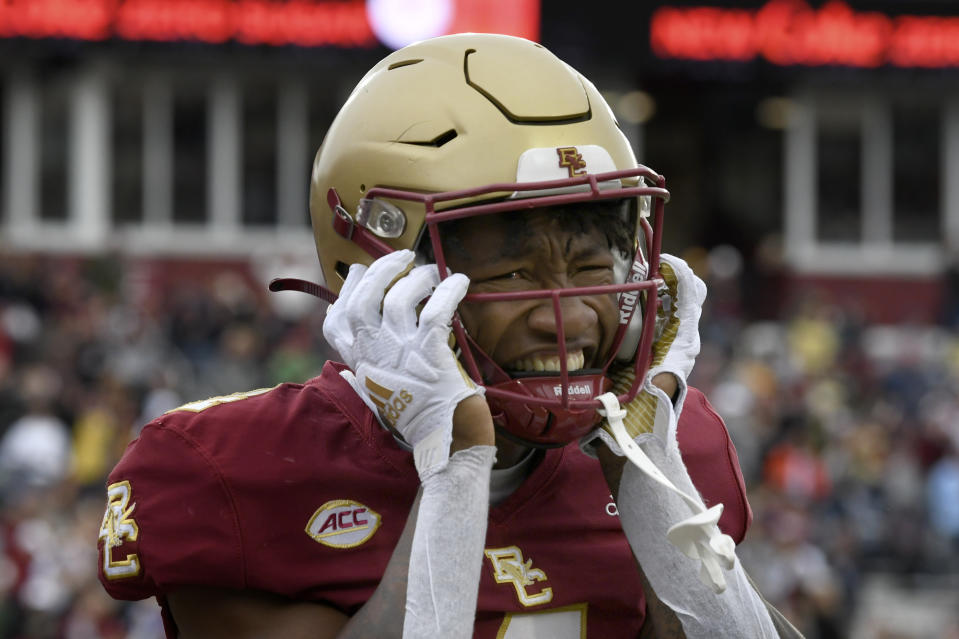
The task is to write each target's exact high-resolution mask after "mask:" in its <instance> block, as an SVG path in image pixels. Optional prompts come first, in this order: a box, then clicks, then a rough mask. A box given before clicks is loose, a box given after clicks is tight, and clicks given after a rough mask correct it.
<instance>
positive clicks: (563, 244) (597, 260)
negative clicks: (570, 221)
mask: <svg viewBox="0 0 959 639" xmlns="http://www.w3.org/2000/svg"><path fill="white" fill-rule="evenodd" d="M511 215H512V216H513V218H512V220H511V218H510V217H509V216H511ZM517 215H524V216H525V217H526V223H525V224H517V222H516V220H515V216H517ZM445 252H446V257H447V262H448V265H449V267H450V268H451V269H452V270H453V271H454V272H460V273H465V274H466V275H467V276H468V277H469V278H470V282H471V283H470V288H469V292H470V293H502V292H507V291H523V290H538V289H551V288H552V289H555V288H570V287H580V286H599V285H604V284H614V283H615V282H614V275H613V265H614V259H613V253H612V250H611V249H610V248H609V241H608V240H607V238H606V236H605V234H604V233H603V232H602V230H600V229H599V228H596V227H593V228H586V229H585V230H584V229H568V228H563V227H562V225H561V224H559V223H557V221H556V219H555V216H553V217H551V216H550V215H549V213H548V212H544V211H534V212H532V213H525V214H524V213H505V214H501V215H487V216H481V217H476V218H469V219H467V220H465V221H463V222H461V223H460V225H459V226H458V227H457V229H456V233H455V239H454V240H453V241H452V242H450V243H449V244H447V247H446V249H445ZM561 307H562V313H563V323H564V327H565V333H566V352H567V366H568V369H569V370H570V371H574V370H578V369H582V368H599V367H601V366H602V365H603V364H604V363H605V360H606V358H607V357H608V354H609V350H610V348H611V346H612V342H613V339H614V337H615V333H616V329H617V327H618V320H619V311H618V307H617V303H616V296H615V295H596V296H590V297H563V298H561ZM459 312H460V317H461V318H462V320H463V324H464V327H465V328H466V330H467V331H468V332H469V334H470V335H471V336H472V337H473V339H474V340H476V343H477V345H478V346H479V347H480V348H481V349H483V350H484V351H485V352H486V353H487V354H489V355H490V356H491V357H492V358H493V360H494V361H495V362H496V363H497V364H498V365H499V366H500V367H501V368H503V369H505V370H507V371H510V372H526V371H544V372H547V374H548V372H549V371H555V372H556V373H559V371H560V363H559V350H558V346H557V344H558V343H557V335H558V332H557V323H556V316H555V313H554V311H553V306H552V301H551V300H550V299H549V298H546V299H534V300H518V301H498V302H482V303H479V302H477V303H463V304H460V307H459Z"/></svg>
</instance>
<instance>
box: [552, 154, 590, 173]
mask: <svg viewBox="0 0 959 639" xmlns="http://www.w3.org/2000/svg"><path fill="white" fill-rule="evenodd" d="M556 155H558V156H559V165H560V167H562V168H564V169H566V170H567V171H569V177H576V176H578V175H586V160H584V159H583V154H582V153H580V152H579V150H578V149H577V148H576V147H575V146H562V147H559V148H557V149H556Z"/></svg>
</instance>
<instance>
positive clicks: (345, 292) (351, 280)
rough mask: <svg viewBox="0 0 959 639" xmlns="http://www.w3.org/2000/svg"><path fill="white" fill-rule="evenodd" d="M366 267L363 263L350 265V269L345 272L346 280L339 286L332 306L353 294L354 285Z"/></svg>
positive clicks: (361, 276) (358, 281)
mask: <svg viewBox="0 0 959 639" xmlns="http://www.w3.org/2000/svg"><path fill="white" fill-rule="evenodd" d="M368 268H369V267H367V266H366V265H365V264H351V265H350V271H349V273H347V274H346V281H344V282H343V286H341V287H340V294H339V295H338V296H337V298H336V302H334V303H333V306H336V303H337V302H340V301H341V300H344V301H345V300H348V299H350V297H351V296H352V294H353V289H355V288H356V285H357V284H359V283H360V280H362V279H363V274H364V273H366V271H367V269H368Z"/></svg>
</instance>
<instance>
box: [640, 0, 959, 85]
mask: <svg viewBox="0 0 959 639" xmlns="http://www.w3.org/2000/svg"><path fill="white" fill-rule="evenodd" d="M649 37H650V47H651V48H652V51H653V53H654V54H655V55H657V56H659V57H661V58H674V59H685V60H727V61H748V60H753V59H756V58H762V59H765V60H767V61H769V62H771V63H773V64H777V65H805V66H822V65H842V66H851V67H878V66H881V65H892V66H897V67H926V68H936V67H955V66H959V17H955V16H948V17H941V16H911V15H901V16H889V15H886V14H883V13H878V12H875V11H855V10H854V9H852V8H851V7H850V6H849V5H848V4H846V3H845V2H842V1H841V0H832V1H830V2H827V3H825V4H823V5H822V6H821V7H819V8H818V9H813V8H811V7H810V6H809V5H808V4H807V3H806V2H804V1H803V0H770V1H769V2H767V3H766V4H765V5H764V6H763V7H761V8H760V9H758V10H747V9H727V8H719V7H661V8H659V9H657V10H656V11H655V12H654V13H653V16H652V19H651V21H650V34H649Z"/></svg>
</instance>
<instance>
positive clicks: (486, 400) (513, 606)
mask: <svg viewBox="0 0 959 639" xmlns="http://www.w3.org/2000/svg"><path fill="white" fill-rule="evenodd" d="M668 197H669V194H668V192H667V191H666V189H665V180H664V179H663V177H662V176H660V175H658V174H657V173H655V172H654V171H652V170H650V169H648V168H646V167H644V166H640V165H638V164H637V163H636V160H635V158H634V156H633V153H632V151H631V149H630V146H629V144H628V143H627V141H626V138H625V137H624V136H623V134H622V133H621V131H620V130H619V128H618V127H617V124H616V122H615V120H614V118H613V114H612V112H611V110H610V109H609V107H608V106H607V105H606V103H605V102H604V100H603V98H602V97H601V96H600V94H599V93H598V92H597V90H596V89H595V88H594V87H593V85H592V84H591V83H590V82H589V81H588V80H586V79H585V78H584V77H582V76H581V75H580V74H579V73H577V72H576V71H575V70H573V69H572V68H570V67H569V66H568V65H566V64H565V63H563V62H562V61H560V60H559V59H557V58H556V57H555V56H553V55H552V54H551V53H550V52H549V51H547V50H546V49H545V48H543V47H542V46H540V45H538V44H535V43H532V42H529V41H526V40H522V39H518V38H512V37H507V36H496V35H478V34H462V35H455V36H447V37H442V38H437V39H433V40H428V41H424V42H421V43H418V44H415V45H411V46H409V47H406V48H404V49H401V50H399V51H397V52H395V53H393V54H391V55H390V56H388V57H387V58H385V59H384V60H383V61H381V62H380V63H379V64H377V65H376V66H375V67H374V68H373V69H372V70H371V71H370V72H369V73H368V74H367V75H366V76H365V77H364V78H363V79H362V80H361V81H360V83H359V84H358V85H357V87H356V89H355V90H354V91H353V93H352V95H351V96H350V97H349V99H348V100H347V102H346V104H345V105H344V107H343V109H342V110H341V112H340V113H339V115H338V116H337V118H336V120H335V121H334V122H333V124H332V126H331V128H330V130H329V132H328V133H327V136H326V139H325V140H324V142H323V145H322V146H321V148H320V150H319V152H318V154H317V157H316V161H315V164H314V167H313V176H312V183H311V202H310V206H311V213H312V218H313V228H314V233H315V237H316V243H317V250H318V254H319V258H320V262H321V265H322V268H323V273H324V277H325V279H326V286H325V287H319V286H316V285H312V284H309V283H304V282H299V281H292V280H283V281H278V282H275V283H274V286H273V288H274V289H283V288H298V289H300V290H305V291H308V292H313V293H315V294H318V295H320V296H322V297H325V298H326V299H328V300H329V301H333V300H335V303H334V304H332V306H330V307H329V309H328V311H327V316H326V320H325V323H324V334H325V336H326V337H327V339H328V341H329V342H330V343H331V345H332V346H334V347H335V348H336V350H337V351H338V352H339V354H340V356H341V357H342V359H343V363H334V362H328V363H327V364H326V366H325V367H324V369H323V371H322V373H321V374H320V376H319V377H317V378H315V379H313V380H310V381H308V382H306V383H305V384H281V385H280V386H277V387H275V388H273V389H260V390H255V391H250V392H242V393H237V394H235V395H230V396H225V397H218V398H211V399H208V400H204V401H199V402H194V403H191V404H187V405H185V406H183V407H180V408H179V409H176V410H174V411H171V412H169V413H167V414H165V415H163V416H162V417H160V418H159V419H157V420H155V421H154V422H153V423H151V424H149V425H148V426H146V427H145V428H144V429H143V431H142V434H141V435H140V437H139V438H138V439H137V440H136V441H134V442H133V443H131V444H130V446H129V448H128V449H127V451H126V453H125V454H124V456H123V458H122V460H121V461H120V462H119V464H118V465H117V467H116V468H115V469H114V471H113V472H112V474H111V475H110V479H109V485H108V488H107V498H108V504H107V510H106V513H105V515H104V519H103V523H102V525H101V528H100V543H99V549H100V576H101V581H102V582H103V584H104V585H105V587H106V588H107V589H108V590H109V592H110V593H111V594H112V595H113V596H115V597H119V598H127V599H139V598H144V597H148V596H155V597H156V598H157V600H158V602H159V603H160V606H161V609H162V612H163V618H164V622H165V626H166V630H167V635H168V636H169V637H231V638H237V637H240V638H242V637H285V638H288V637H312V638H323V637H354V636H357V637H359V636H363V637H400V636H404V637H470V636H475V637H480V638H492V637H507V638H512V637H533V636H537V637H546V636H548V637H555V638H563V637H584V636H589V637H634V636H670V637H672V636H688V637H751V638H753V637H773V636H777V632H782V633H783V634H788V633H789V632H791V630H790V629H789V628H788V624H785V623H784V622H783V621H782V620H781V619H780V618H779V616H778V615H777V613H775V611H774V610H771V609H769V608H768V607H767V606H766V605H765V603H764V602H763V600H762V598H761V597H760V596H759V595H758V593H757V592H756V591H755V590H754V589H753V587H752V586H751V584H750V583H749V581H748V579H747V577H746V575H745V573H744V572H743V570H742V567H741V565H740V564H739V561H738V559H737V558H736V554H735V543H736V542H738V541H740V540H741V539H742V538H743V536H744V534H745V532H746V529H747V527H748V525H749V522H750V518H751V512H750V509H749V505H748V503H747V501H746V496H745V489H744V486H743V479H742V475H741V472H740V470H739V465H738V461H737V458H736V454H735V450H734V448H733V446H732V443H731V442H730V440H729V436H728V434H727V432H726V430H725V427H724V425H723V423H722V421H721V419H720V418H719V417H718V416H717V415H716V413H715V412H713V410H712V409H711V407H710V406H709V403H708V402H707V401H706V399H705V397H704V396H703V395H702V394H701V393H700V392H698V391H696V390H695V389H692V388H689V387H687V385H686V377H687V376H688V374H689V372H690V370H691V369H692V366H693V363H694V360H695V357H696V355H697V353H698V350H699V336H698V321H699V316H700V308H701V305H702V302H703V299H704V297H705V286H704V285H703V283H702V281H701V280H699V278H697V277H696V275H695V274H694V273H693V272H692V271H691V270H690V269H689V267H688V266H686V264H685V263H683V262H682V261H681V260H679V259H677V258H674V257H671V256H667V255H660V251H659V246H660V237H661V230H662V225H663V212H664V204H665V202H666V201H667V200H668Z"/></svg>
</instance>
